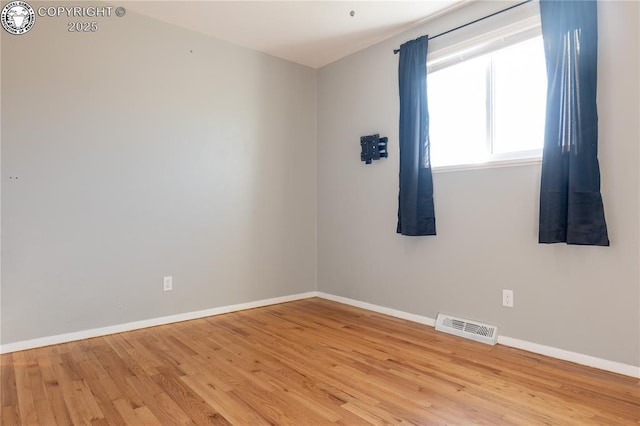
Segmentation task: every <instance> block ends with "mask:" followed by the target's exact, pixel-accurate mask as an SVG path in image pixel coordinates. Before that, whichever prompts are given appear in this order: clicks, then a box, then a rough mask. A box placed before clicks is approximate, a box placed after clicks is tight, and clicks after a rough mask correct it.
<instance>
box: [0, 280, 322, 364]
mask: <svg viewBox="0 0 640 426" xmlns="http://www.w3.org/2000/svg"><path fill="white" fill-rule="evenodd" d="M315 296H317V292H315V291H311V292H308V293H300V294H294V295H290V296H283V297H274V298H271V299H264V300H257V301H255V302H248V303H239V304H237V305H229V306H221V307H219V308H212V309H205V310H202V311H195V312H185V313H182V314H176V315H169V316H166V317H159V318H151V319H147V320H142V321H134V322H128V323H125V324H117V325H112V326H108V327H101V328H93V329H90V330H82V331H77V332H73V333H64V334H58V335H55V336H47V337H40V338H37V339H30V340H23V341H19V342H13V343H7V344H4V345H0V353H2V354H5V353H9V352H16V351H22V350H25V349H33V348H39V347H42V346H49V345H57V344H59V343H67V342H73V341H75V340H82V339H90V338H92V337H99V336H106V335H109V334H115V333H122V332H125V331H132V330H139V329H141V328H147V327H155V326H158V325H165V324H171V323H174V322H181V321H188V320H192V319H196V318H204V317H210V316H212V315H220V314H227V313H229V312H235V311H242V310H245V309H253V308H259V307H262V306H268V305H275V304H278V303H285V302H292V301H294V300H301V299H308V298H310V297H315Z"/></svg>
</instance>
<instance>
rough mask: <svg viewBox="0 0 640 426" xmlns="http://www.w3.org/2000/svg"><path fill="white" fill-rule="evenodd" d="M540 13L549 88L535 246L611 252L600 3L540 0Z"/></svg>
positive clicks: (582, 0) (581, 0)
mask: <svg viewBox="0 0 640 426" xmlns="http://www.w3.org/2000/svg"><path fill="white" fill-rule="evenodd" d="M540 15H541V19H542V35H543V38H544V46H545V57H546V64H547V79H548V86H547V111H546V126H545V140H544V150H543V156H542V179H541V186H540V228H539V242H540V243H559V242H565V243H567V244H580V245H595V246H608V245H609V238H608V234H607V224H606V222H605V217H604V206H603V202H602V195H601V193H600V166H599V164H598V109H597V105H596V88H597V78H598V76H597V65H598V15H597V4H596V2H595V1H585V0H580V1H547V0H541V1H540ZM523 131H526V129H523Z"/></svg>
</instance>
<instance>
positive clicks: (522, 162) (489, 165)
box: [431, 157, 542, 173]
mask: <svg viewBox="0 0 640 426" xmlns="http://www.w3.org/2000/svg"><path fill="white" fill-rule="evenodd" d="M537 164H542V157H533V158H520V159H517V160H516V159H511V160H496V161H487V162H486V163H474V164H456V165H452V166H439V167H432V168H431V171H432V172H433V173H448V172H461V171H465V170H478V169H497V168H502V167H516V166H529V165H537Z"/></svg>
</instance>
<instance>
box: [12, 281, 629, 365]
mask: <svg viewBox="0 0 640 426" xmlns="http://www.w3.org/2000/svg"><path fill="white" fill-rule="evenodd" d="M311 297H320V298H323V299H327V300H332V301H334V302H339V303H344V304H345V305H351V306H355V307H358V308H362V309H367V310H369V311H373V312H378V313H381V314H385V315H389V316H392V317H396V318H401V319H405V320H408V321H413V322H417V323H420V324H425V325H428V326H431V327H433V326H435V320H434V319H433V318H429V317H425V316H422V315H416V314H412V313H409V312H404V311H399V310H396V309H391V308H386V307H384V306H379V305H374V304H372V303H367V302H361V301H359V300H354V299H349V298H347V297H342V296H335V295H333V294H328V293H323V292H319V291H310V292H307V293H300V294H294V295H290V296H283V297H274V298H271V299H264V300H258V301H255V302H248V303H240V304H237V305H229V306H221V307H218V308H212V309H205V310H202V311H195V312H186V313H182V314H176V315H169V316H165V317H159V318H151V319H148V320H142V321H135V322H129V323H125V324H118V325H113V326H109V327H101V328H94V329H91V330H83V331H78V332H74V333H64V334H58V335H56V336H47V337H41V338H38V339H31V340H23V341H19V342H14V343H7V344H5V345H1V346H0V353H3V354H4V353H9V352H16V351H22V350H25V349H33V348H39V347H42V346H49V345H56V344H59V343H66V342H72V341H75V340H82V339H89V338H92V337H99V336H106V335H109V334H114V333H122V332H125V331H132V330H138V329H141V328H147V327H154V326H158V325H164V324H171V323H174V322H180V321H187V320H191V319H196V318H204V317H209V316H213V315H220V314H226V313H229V312H235V311H241V310H245V309H253V308H259V307H262V306H268V305H275V304H278V303H285V302H292V301H295V300H301V299H308V298H311ZM498 343H499V344H501V345H504V346H510V347H513V348H518V349H523V350H525V351H529V352H533V353H537V354H540V355H545V356H549V357H552V358H556V359H561V360H564V361H570V362H574V363H576V364H581V365H586V366H589V367H594V368H598V369H600V370H605V371H610V372H613V373H618V374H623V375H625V376H630V377H637V378H640V366H634V365H628V364H623V363H620V362H616V361H609V360H606V359H602V358H596V357H593V356H589V355H584V354H580V353H577V352H571V351H566V350H564V349H558V348H554V347H551V346H545V345H540V344H537V343H533V342H527V341H525V340H519V339H514V338H512V337H507V336H498Z"/></svg>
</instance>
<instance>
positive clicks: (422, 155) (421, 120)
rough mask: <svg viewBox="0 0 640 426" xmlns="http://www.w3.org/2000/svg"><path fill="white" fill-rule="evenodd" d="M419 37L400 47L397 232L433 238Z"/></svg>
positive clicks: (423, 53)
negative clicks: (431, 236)
mask: <svg viewBox="0 0 640 426" xmlns="http://www.w3.org/2000/svg"><path fill="white" fill-rule="evenodd" d="M428 43H429V40H428V37H427V36H422V37H420V38H417V39H415V40H411V41H408V42H406V43H404V44H403V45H402V46H400V61H399V65H398V83H399V87H400V191H399V194H398V226H397V229H396V231H397V233H399V234H402V235H411V236H419V235H435V234H436V219H435V213H434V207H433V180H432V176H431V163H430V159H429V111H428V108H427V47H428Z"/></svg>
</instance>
